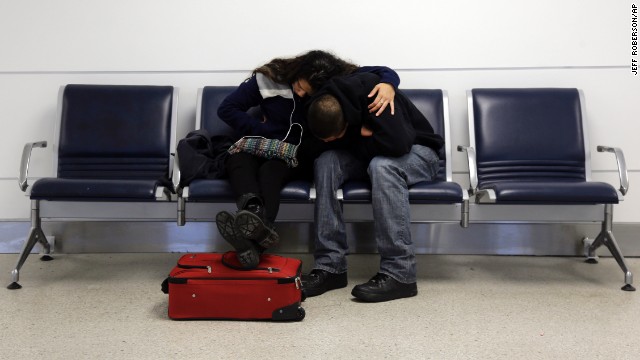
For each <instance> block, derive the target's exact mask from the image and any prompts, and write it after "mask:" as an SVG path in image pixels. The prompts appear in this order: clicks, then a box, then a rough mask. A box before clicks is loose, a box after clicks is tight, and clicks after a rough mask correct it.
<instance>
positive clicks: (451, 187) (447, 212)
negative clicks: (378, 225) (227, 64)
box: [337, 89, 469, 227]
mask: <svg viewBox="0 0 640 360" xmlns="http://www.w3.org/2000/svg"><path fill="white" fill-rule="evenodd" d="M402 92H403V93H404V94H405V95H406V96H407V97H408V98H409V99H410V100H411V101H412V102H413V103H414V104H415V105H416V107H417V108H418V110H420V111H421V112H422V113H423V114H424V115H425V117H426V118H427V119H428V121H429V122H430V123H431V127H432V128H433V130H434V132H435V133H437V134H439V135H440V136H442V138H443V139H444V140H445V145H444V146H443V147H442V149H441V150H440V153H439V154H438V155H439V156H440V168H439V171H438V174H437V177H436V179H434V180H433V181H424V182H420V183H418V184H415V185H413V186H410V187H409V202H410V204H412V206H411V208H412V211H411V216H412V218H411V220H412V221H413V222H447V221H459V222H460V225H461V226H462V227H467V226H468V223H469V197H468V194H467V192H466V191H464V190H463V189H462V187H461V186H460V185H459V184H458V183H455V182H453V181H452V169H451V145H450V144H451V139H450V131H449V130H450V125H449V101H448V97H447V94H446V92H445V91H442V90H438V89H434V90H431V89H405V90H402ZM337 196H338V198H340V199H341V200H342V204H343V206H345V209H347V210H348V208H357V206H356V205H357V204H370V203H371V184H370V183H369V182H365V181H347V182H345V184H344V185H343V186H342V189H340V190H338V194H337ZM422 205H424V206H422ZM426 206H429V208H430V210H428V209H426V208H425V207H426ZM356 216H362V217H364V216H365V215H356Z"/></svg>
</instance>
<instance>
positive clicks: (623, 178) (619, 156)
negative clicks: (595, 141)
mask: <svg viewBox="0 0 640 360" xmlns="http://www.w3.org/2000/svg"><path fill="white" fill-rule="evenodd" d="M597 149H598V152H610V153H614V154H615V156H616V162H617V163H618V176H619V177H620V192H621V193H622V195H626V194H627V191H629V174H628V172H627V163H626V162H625V161H624V153H622V150H621V149H620V148H617V147H609V146H602V145H599V146H598V147H597Z"/></svg>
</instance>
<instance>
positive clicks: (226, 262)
mask: <svg viewBox="0 0 640 360" xmlns="http://www.w3.org/2000/svg"><path fill="white" fill-rule="evenodd" d="M229 256H232V257H234V258H235V252H234V251H228V252H226V253H224V254H223V255H222V265H224V266H226V267H228V268H230V269H233V270H239V271H251V270H265V271H268V272H269V274H271V273H274V272H279V271H280V269H278V268H274V267H256V268H251V269H247V268H244V267H242V266H240V265H236V264H232V263H231V262H229V260H227V258H228V257H229Z"/></svg>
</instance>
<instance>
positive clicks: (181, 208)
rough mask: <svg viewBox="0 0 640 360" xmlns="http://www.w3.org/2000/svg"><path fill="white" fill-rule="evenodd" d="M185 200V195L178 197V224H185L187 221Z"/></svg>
mask: <svg viewBox="0 0 640 360" xmlns="http://www.w3.org/2000/svg"><path fill="white" fill-rule="evenodd" d="M185 205H186V203H185V200H184V198H183V197H179V198H178V226H184V224H185V223H186V215H185Z"/></svg>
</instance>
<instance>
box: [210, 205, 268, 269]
mask: <svg viewBox="0 0 640 360" xmlns="http://www.w3.org/2000/svg"><path fill="white" fill-rule="evenodd" d="M234 224H235V217H234V216H233V215H232V214H231V213H229V212H227V211H221V212H219V213H218V214H217V215H216V227H217V228H218V232H220V235H222V238H223V239H224V240H225V241H226V242H228V243H229V244H230V245H231V246H233V248H234V249H235V250H236V256H237V258H238V261H239V262H240V264H241V265H242V266H243V267H244V268H247V269H253V268H255V267H257V266H258V264H259V263H260V254H259V253H258V250H257V249H256V247H255V246H254V245H253V243H252V242H251V241H249V240H246V239H243V238H241V237H240V236H237V234H236V232H235V226H234Z"/></svg>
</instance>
